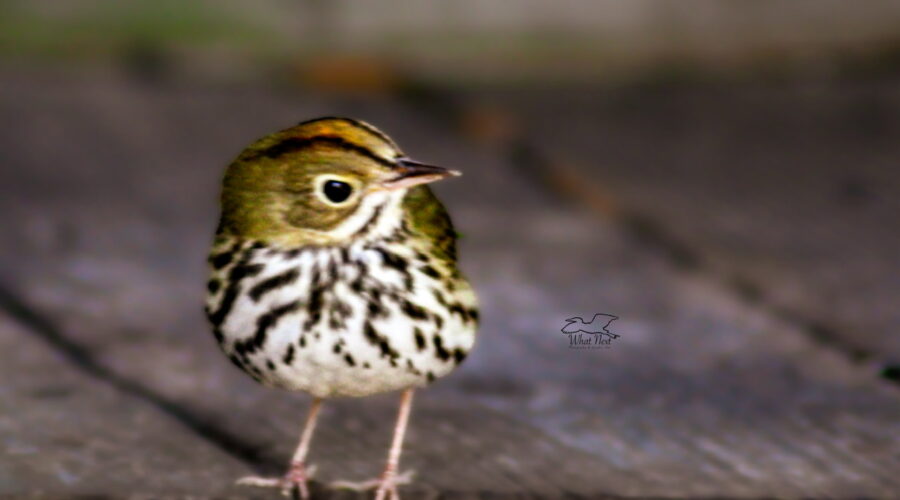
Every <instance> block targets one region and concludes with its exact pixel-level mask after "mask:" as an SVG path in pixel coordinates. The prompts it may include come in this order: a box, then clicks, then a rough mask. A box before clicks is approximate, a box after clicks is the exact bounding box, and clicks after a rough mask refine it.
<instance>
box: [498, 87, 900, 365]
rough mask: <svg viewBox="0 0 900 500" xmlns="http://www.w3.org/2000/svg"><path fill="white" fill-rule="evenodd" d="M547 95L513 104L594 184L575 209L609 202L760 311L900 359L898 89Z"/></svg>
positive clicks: (857, 352) (570, 169) (536, 139)
mask: <svg viewBox="0 0 900 500" xmlns="http://www.w3.org/2000/svg"><path fill="white" fill-rule="evenodd" d="M536 94H537V93H532V94H531V95H530V96H528V97H527V98H523V96H517V97H515V98H512V99H506V103H505V104H502V102H503V99H502V97H501V98H499V101H501V104H498V105H499V106H501V107H503V106H505V107H506V108H507V109H509V110H515V113H517V114H518V116H519V118H520V119H521V123H522V124H523V127H524V128H526V129H527V130H529V133H530V134H531V138H532V142H533V143H534V144H537V145H539V149H540V150H541V151H542V153H545V154H547V155H548V157H550V158H555V159H556V160H554V161H555V162H556V166H551V168H556V169H557V172H556V173H557V175H570V176H575V177H578V176H580V177H582V178H583V179H585V182H584V183H585V184H588V185H590V186H591V187H590V188H588V189H589V191H586V192H584V193H582V194H581V195H578V194H575V193H572V192H569V195H568V196H570V197H573V198H579V197H580V198H583V199H582V201H583V202H587V203H590V202H592V201H595V200H596V199H599V198H602V197H606V198H610V199H611V201H610V202H611V203H613V204H614V205H615V207H614V208H618V209H620V210H621V213H624V214H625V215H629V216H634V215H640V216H641V220H640V221H633V222H638V223H640V224H642V225H643V226H642V228H639V229H640V230H644V231H645V232H646V230H648V229H649V230H652V231H653V232H654V234H653V235H650V236H651V237H654V238H657V239H659V236H660V235H659V234H656V233H657V232H658V231H660V230H661V231H663V232H664V233H665V239H667V240H668V242H669V243H675V244H676V245H678V246H682V245H683V246H686V247H687V248H689V249H690V250H691V252H694V253H695V255H693V260H697V261H699V262H700V263H701V265H703V266H704V267H705V268H708V269H710V270H712V271H713V272H715V273H717V274H718V275H719V279H721V280H722V281H723V282H724V283H726V284H727V286H729V287H731V288H732V289H733V290H734V291H735V293H739V294H742V295H744V296H745V298H746V299H747V300H749V301H757V302H761V303H762V304H764V305H765V306H767V307H769V308H771V309H772V310H773V312H775V313H776V314H780V315H781V316H782V317H785V318H788V319H791V320H793V321H795V322H796V323H798V324H802V325H804V327H805V328H806V329H807V331H808V332H809V333H810V334H811V335H813V336H815V337H817V338H818V339H819V340H820V341H822V342H825V343H830V344H834V345H835V346H836V347H837V348H839V349H842V350H844V351H845V352H848V353H849V354H850V355H851V356H854V357H857V358H866V359H869V360H872V361H875V362H880V363H887V362H893V363H897V362H900V337H898V336H897V335H894V334H893V332H895V331H896V330H897V328H898V326H900V310H898V308H897V307H895V304H897V303H898V301H900V279H898V274H897V269H898V268H900V267H898V264H900V259H898V255H900V233H898V232H897V231H892V230H889V229H888V228H891V227H893V226H895V225H896V223H895V219H896V216H897V213H900V202H898V199H900V196H898V194H900V174H898V172H900V171H898V170H897V168H895V166H896V165H895V164H896V158H897V156H898V154H900V145H898V142H897V141H896V140H895V138H896V136H897V133H898V131H900V93H898V89H897V86H896V85H893V84H891V83H888V82H884V83H877V82H875V83H873V82H838V83H833V84H823V85H814V84H809V85H803V84H798V85H744V86H737V85H734V86H722V85H719V86H712V85H711V86H709V87H695V88H670V89H657V90H656V91H653V90H652V89H650V90H645V91H640V90H632V89H622V90H619V91H615V90H610V91H605V92H600V91H598V92H581V93H579V92H569V93H559V92H557V93H554V94H553V95H548V94H543V95H536ZM560 95H564V96H565V97H563V98H560V97H559V96H560ZM494 102H497V101H496V100H495V101H494ZM581 187H583V186H581ZM591 190H592V191H591ZM649 223H654V224H653V226H652V227H650V226H649Z"/></svg>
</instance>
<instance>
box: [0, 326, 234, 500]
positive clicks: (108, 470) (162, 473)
mask: <svg viewBox="0 0 900 500" xmlns="http://www.w3.org/2000/svg"><path fill="white" fill-rule="evenodd" d="M0 379H2V380H3V385H2V390H0V409H2V411H0V414H2V417H0V496H3V497H19V496H23V495H29V496H32V495H43V496H48V497H53V496H56V497H58V496H61V495H67V496H85V495H98V496H121V497H125V496H129V497H130V496H144V497H146V496H156V497H159V496H166V495H169V496H171V495H188V494H190V495H205V496H228V495H234V494H235V491H234V490H233V489H231V487H230V484H231V478H233V477H234V475H236V474H242V473H243V474H246V473H247V472H248V468H247V465H246V464H244V463H243V462H241V461H239V460H236V459H235V458H234V457H231V456H229V455H228V454H227V453H224V452H223V451H222V450H221V449H219V448H217V447H215V446H213V445H211V444H210V443H209V442H207V441H205V440H203V439H200V438H199V437H197V436H196V435H195V434H193V433H191V432H190V431H188V430H187V429H185V428H184V427H183V426H182V425H181V424H180V423H178V422H176V421H175V420H174V419H172V418H171V416H169V415H167V414H165V413H164V412H162V411H160V410H159V409H158V408H155V407H153V405H151V404H149V403H148V402H146V401H143V400H141V399H140V398H136V397H134V396H133V395H130V394H123V393H122V392H121V391H118V390H116V389H115V388H113V387H112V386H110V385H109V384H108V383H107V382H105V381H103V380H98V379H96V378H92V377H89V376H87V375H85V374H84V373H83V372H82V371H80V370H78V369H76V368H74V367H73V366H71V365H70V364H69V362H68V360H67V359H66V358H65V357H64V356H62V355H60V353H58V352H56V351H54V350H52V349H51V348H49V347H48V346H47V345H46V344H44V343H43V342H41V340H39V339H38V338H37V337H36V336H34V334H33V333H31V332H29V331H27V330H26V329H24V328H23V327H22V326H21V325H19V324H17V323H15V322H14V321H13V320H12V319H11V318H10V317H8V316H7V315H6V314H0ZM198 462H199V463H205V464H208V465H207V466H205V467H203V468H202V469H199V470H192V468H191V464H193V463H198Z"/></svg>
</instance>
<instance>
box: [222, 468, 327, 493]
mask: <svg viewBox="0 0 900 500" xmlns="http://www.w3.org/2000/svg"><path fill="white" fill-rule="evenodd" d="M315 472H316V466H315V465H311V466H309V467H307V466H306V464H304V463H303V462H291V468H290V469H289V470H288V472H287V474H285V475H284V476H283V477H256V476H249V477H242V478H240V479H238V480H237V483H236V484H238V485H240V486H255V487H257V488H278V489H280V490H281V494H282V495H284V496H289V495H292V494H293V495H294V496H295V497H296V496H299V497H300V498H301V499H302V500H308V499H309V486H308V485H307V482H308V481H309V480H310V479H311V478H312V476H313V474H315Z"/></svg>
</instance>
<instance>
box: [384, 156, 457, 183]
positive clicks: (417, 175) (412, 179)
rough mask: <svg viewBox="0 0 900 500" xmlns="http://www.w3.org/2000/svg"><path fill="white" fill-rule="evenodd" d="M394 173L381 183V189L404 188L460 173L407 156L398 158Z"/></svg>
mask: <svg viewBox="0 0 900 500" xmlns="http://www.w3.org/2000/svg"><path fill="white" fill-rule="evenodd" d="M394 172H396V175H395V176H393V177H391V178H389V179H388V180H386V181H384V182H382V183H381V187H382V188H383V189H388V190H395V189H405V188H410V187H413V186H417V185H419V184H425V183H428V182H434V181H439V180H441V179H446V178H447V177H456V176H458V175H462V173H461V172H459V171H458V170H450V169H447V168H444V167H436V166H434V165H425V164H424V163H419V162H417V161H413V160H410V159H409V158H400V159H399V160H397V167H396V168H395V169H394Z"/></svg>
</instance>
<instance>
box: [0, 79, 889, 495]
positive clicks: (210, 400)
mask: <svg viewBox="0 0 900 500" xmlns="http://www.w3.org/2000/svg"><path fill="white" fill-rule="evenodd" d="M0 81H3V82H4V83H3V85H5V86H6V87H7V88H6V89H4V90H6V92H3V93H2V94H0V95H3V96H10V95H15V96H16V98H15V99H11V98H8V97H5V98H0V117H3V118H2V119H3V120H6V121H7V122H6V123H4V124H3V127H4V129H6V128H8V127H11V126H12V124H13V123H12V122H13V120H12V119H11V118H10V117H11V116H17V119H16V120H14V122H15V129H14V130H11V133H10V134H7V135H5V136H3V135H0V137H6V139H0V140H2V141H4V143H3V144H2V145H3V146H4V147H5V149H4V151H6V154H8V155H9V156H10V158H13V159H14V164H15V165H16V166H17V169H16V170H17V172H18V174H17V175H14V176H12V175H10V176H8V177H7V178H5V179H3V180H7V181H8V182H9V183H10V184H9V185H11V186H15V187H16V189H14V190H13V191H14V193H13V195H12V196H11V197H10V198H6V199H4V200H0V209H2V210H0V213H2V214H4V217H10V218H11V219H10V220H12V221H14V222H15V224H10V227H11V228H12V229H10V234H11V235H12V236H13V237H12V238H10V242H11V243H10V245H9V246H8V247H5V248H2V249H0V265H2V272H3V276H4V277H5V279H7V280H8V281H9V282H11V283H14V285H11V286H13V287H14V289H15V290H17V291H19V292H20V293H21V294H22V296H23V297H24V300H26V301H27V302H28V303H29V304H32V305H33V307H35V308H36V309H39V310H40V311H41V312H42V313H43V314H46V315H47V316H48V317H49V318H52V320H53V321H54V322H55V324H56V325H57V326H58V327H59V329H60V331H62V332H65V334H66V335H67V336H68V337H69V338H72V339H76V340H77V341H78V342H79V344H80V345H83V346H85V347H86V348H87V349H89V351H90V352H91V353H92V355H94V356H96V358H97V359H98V361H99V362H101V363H103V365H104V366H107V367H109V368H110V370H112V371H113V372H114V373H117V374H121V375H122V376H123V377H129V378H133V379H139V380H141V381H142V382H143V383H144V384H145V385H146V386H147V387H149V388H150V389H151V390H152V391H154V393H155V394H159V395H161V396H163V397H165V398H167V400H171V401H173V402H175V403H176V404H177V405H178V406H179V408H182V409H183V411H185V412H188V413H189V414H190V415H194V416H196V417H197V419H198V420H199V421H204V422H209V423H210V424H211V425H215V426H216V428H218V429H221V430H222V432H223V433H225V434H227V435H228V436H230V438H231V439H233V440H236V441H237V442H239V443H241V447H242V448H246V449H250V450H254V456H253V460H254V461H256V462H257V463H259V464H260V466H261V468H262V469H263V470H264V471H267V472H276V471H278V470H280V468H281V467H282V466H283V464H284V462H285V461H286V460H287V458H288V456H289V455H290V450H291V448H292V447H293V444H294V440H295V439H296V435H297V433H298V432H299V431H298V429H297V427H298V425H299V422H300V421H301V420H302V416H303V412H304V410H305V404H304V403H305V401H306V398H305V397H303V396H296V395H292V394H286V393H281V392H276V391H269V390H265V389H262V388H260V387H258V386H257V385H256V384H255V383H254V382H252V381H251V380H249V379H247V378H246V377H244V376H243V375H242V374H240V373H238V372H237V371H236V370H235V369H234V368H232V367H231V366H230V364H228V363H227V361H226V360H225V359H224V358H223V357H222V356H221V355H220V354H219V353H218V352H217V351H216V348H215V346H214V343H213V341H212V339H211V338H210V335H209V333H208V330H207V328H206V325H205V324H204V321H203V319H202V315H201V313H200V302H201V301H200V298H201V294H202V285H203V282H204V273H205V264H204V253H205V248H206V245H207V242H208V239H209V232H210V231H211V228H212V225H213V222H214V210H215V209H214V194H215V190H216V184H217V182H218V176H219V174H220V169H221V167H222V165H223V164H224V163H225V162H227V161H228V159H229V156H230V155H232V154H234V153H236V152H237V149H239V148H240V146H241V145H243V144H244V143H246V142H248V141H249V140H251V139H252V138H254V137H255V136H257V135H260V134H261V133H265V132H268V131H270V130H272V129H274V128H277V127H279V126H284V125H286V124H289V123H291V122H293V121H296V120H298V119H300V118H306V117H308V116H312V115H316V114H340V113H348V114H353V115H355V116H360V117H362V118H364V119H368V120H370V121H372V122H374V123H376V124H378V125H379V126H381V127H383V128H384V129H385V130H386V131H388V132H389V133H391V134H392V135H396V136H397V139H398V140H399V142H400V143H401V144H402V145H406V148H407V150H408V151H407V152H408V153H410V154H412V155H414V156H416V157H419V158H422V159H427V160H429V161H435V162H437V163H441V164H446V165H450V166H454V167H458V168H461V169H462V170H464V171H465V173H466V175H465V176H464V177H463V178H462V179H460V180H458V181H454V182H452V183H447V184H446V185H444V186H441V187H440V192H441V194H442V195H443V196H444V197H445V199H446V200H447V201H448V204H449V205H450V208H451V212H452V213H453V214H454V216H455V218H456V221H457V223H458V226H459V228H460V230H461V231H462V233H463V234H464V238H463V240H462V255H463V259H464V262H465V264H466V266H465V267H466V269H467V270H468V271H469V274H470V275H471V276H472V277H473V280H474V281H475V284H476V287H477V289H478V290H479V292H480V294H481V298H482V302H483V306H484V314H483V318H484V320H483V321H484V322H483V329H482V333H481V338H480V340H479V345H478V348H477V349H476V350H475V351H474V353H473V355H472V356H471V357H470V359H468V360H467V361H466V363H465V364H464V365H463V367H462V368H461V369H460V371H459V372H458V373H456V374H454V375H453V376H451V377H449V378H448V379H446V380H442V381H439V382H438V383H437V384H435V386H434V387H432V388H430V389H428V390H426V391H423V392H422V394H421V397H420V398H419V399H418V401H417V403H416V407H415V409H414V413H413V420H412V430H411V433H410V439H409V443H408V448H407V453H406V455H404V460H403V461H404V464H405V465H406V466H408V467H411V468H415V469H417V470H419V472H420V477H419V479H418V480H417V483H416V486H414V487H413V488H412V489H410V490H408V491H410V492H415V493H420V494H424V493H428V492H440V493H448V494H452V495H454V496H456V495H459V496H463V497H469V496H478V495H482V496H490V495H497V494H514V493H517V494H526V493H530V494H535V495H541V496H547V497H555V496H560V495H563V494H567V493H571V494H579V495H599V494H615V495H637V496H648V495H650V496H652V495H674V496H699V495H706V496H736V495H746V496H764V495H767V496H789V495H790V496H801V495H802V496H816V495H825V494H830V495H845V496H889V495H890V494H891V493H893V492H896V491H898V490H900V484H898V482H897V479H896V478H895V477H894V475H893V474H892V472H891V471H892V470H894V469H895V468H896V467H897V466H898V465H900V463H898V459H897V457H896V456H894V455H893V454H892V450H893V449H895V448H896V444H897V437H896V436H898V435H900V427H898V426H900V418H898V417H900V399H898V396H897V394H896V392H893V391H892V390H891V388H888V387H885V386H884V385H883V384H880V383H878V382H877V381H876V380H873V379H872V378H871V377H870V376H869V374H868V373H866V372H865V371H864V370H860V369H859V368H858V367H856V366H854V365H852V364H849V363H847V362H846V360H845V359H844V358H842V357H841V356H837V355H834V354H833V353H831V352H830V351H828V350H826V349H822V348H821V347H820V346H818V345H816V344H815V343H812V342H810V341H808V339H807V337H806V336H805V335H804V334H803V333H802V332H799V331H797V329H796V328H795V326H794V325H792V324H790V323H785V322H783V321H780V320H779V319H777V318H773V317H771V316H770V315H768V314H766V313H765V312H761V311H759V310H758V309H756V308H750V307H747V305H746V304H745V303H743V302H741V301H739V300H735V299H731V298H729V296H728V294H723V293H722V292H721V290H720V289H718V288H717V287H716V286H715V285H711V284H710V283H708V282H706V281H702V280H700V281H694V280H692V279H689V278H686V277H685V276H684V275H682V274H681V273H678V272H675V271H673V270H672V268H671V267H670V266H669V265H668V263H666V262H665V261H663V260H662V259H660V258H658V256H656V255H655V254H654V253H653V252H651V251H648V250H647V249H646V248H644V247H642V246H640V245H636V244H635V242H634V241H633V240H632V239H631V238H629V237H628V236H627V235H625V234H623V233H622V232H621V231H620V230H619V228H618V227H616V226H615V225H614V224H609V223H604V222H600V223H598V222H597V221H596V220H594V219H593V218H592V217H589V216H585V215H584V214H581V213H578V212H575V211H572V210H567V209H565V208H564V207H562V206H561V205H560V204H559V203H558V202H556V201H555V200H554V199H553V198H552V197H551V196H548V194H547V193H545V192H543V191H542V190H541V189H539V188H536V187H535V186H534V185H532V184H530V183H529V181H528V179H527V178H525V177H524V176H523V175H522V174H521V172H519V171H517V170H516V169H515V168H514V167H513V166H512V165H511V164H509V163H508V162H505V161H504V160H503V159H502V158H500V157H498V155H496V154H495V153H493V152H491V151H489V150H480V149H477V148H473V147H472V146H471V145H470V144H467V143H465V142H463V141H460V140H459V139H458V138H457V137H454V135H453V131H452V130H450V129H447V128H444V127H442V126H440V125H436V124H434V123H433V122H431V121H429V120H427V119H423V117H422V116H421V115H420V114H418V113H416V112H412V111H410V110H408V109H404V108H402V107H398V106H397V103H394V102H382V101H379V100H375V99H372V100H367V101H364V102H362V103H361V102H359V101H356V102H341V101H337V100H334V101H329V100H325V99H322V98H311V97H309V96H306V95H302V96H292V95H276V94H272V93H271V92H269V91H266V90H264V89H262V90H252V89H247V90H242V91H239V92H238V91H234V90H230V91H229V90H225V89H209V88H204V89H199V88H191V87H170V88H162V89H155V88H147V87H135V86H132V85H129V84H127V83H124V82H118V81H115V80H97V81H86V82H78V81H71V80H70V81H61V82H40V81H37V82H36V81H35V80H34V79H33V78H25V77H20V81H19V83H16V82H17V80H16V79H15V78H12V77H10V78H7V79H5V80H0ZM26 110H28V111H29V112H28V113H27V114H26V113H25V111H26ZM223 110H228V111H223ZM137 117H139V118H140V119H139V120H137V119H136V118H137ZM54 127H55V128H56V130H57V132H52V130H54ZM63 132H65V133H63ZM53 134H58V135H57V136H54V135H53ZM48 135H50V136H51V138H52V139H53V140H49V139H48ZM60 137H65V138H66V139H67V140H65V141H62V140H60ZM47 144H52V145H53V146H54V147H52V148H50V147H47ZM225 144H228V145H230V146H227V147H225V146H223V145H225ZM223 149H229V151H228V152H224V151H223ZM22 256H25V257H24V258H23V257H22ZM593 313H611V314H615V315H617V316H619V317H620V318H621V319H620V320H618V321H617V322H615V323H614V324H613V331H614V332H616V333H618V334H620V335H621V338H619V339H617V340H616V341H615V343H614V345H613V346H612V347H611V348H610V349H608V350H572V349H569V347H568V340H567V338H566V336H565V335H564V334H562V333H561V332H560V328H562V326H563V325H564V324H565V321H564V320H565V319H566V318H569V317H571V316H590V315H592V314H593ZM394 399H395V398H394V397H392V396H383V397H376V398H367V399H364V400H350V401H336V402H333V403H330V404H328V405H327V406H326V407H325V409H324V410H323V411H324V413H323V417H324V418H323V423H322V425H321V429H320V431H319V433H318V435H317V437H316V440H315V441H314V445H313V452H312V459H313V461H314V462H316V463H318V464H319V465H320V479H321V480H323V481H324V480H330V479H334V478H338V477H350V478H361V477H366V476H370V475H372V474H375V473H376V472H377V469H378V467H379V464H380V461H381V460H382V456H383V454H384V451H385V447H386V445H387V443H388V439H389V429H390V425H391V420H392V418H393V412H394V409H393V405H394V404H395V401H394ZM838 431H839V437H835V433H838ZM196 467H197V468H198V469H202V468H203V467H206V464H199V463H198V464H197V465H196Z"/></svg>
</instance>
